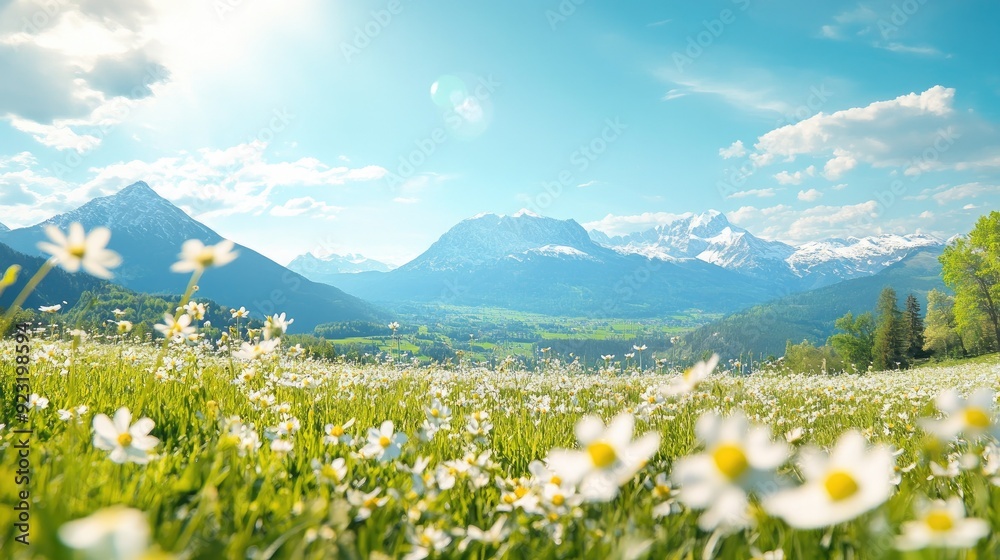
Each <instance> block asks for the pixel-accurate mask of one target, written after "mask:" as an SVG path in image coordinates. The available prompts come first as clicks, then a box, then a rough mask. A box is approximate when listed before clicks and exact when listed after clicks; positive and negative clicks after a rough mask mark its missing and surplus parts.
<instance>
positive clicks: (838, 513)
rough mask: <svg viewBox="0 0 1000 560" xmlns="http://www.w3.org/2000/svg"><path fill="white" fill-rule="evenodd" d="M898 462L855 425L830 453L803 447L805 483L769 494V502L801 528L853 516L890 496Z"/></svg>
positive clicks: (768, 506)
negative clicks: (865, 436) (871, 444)
mask: <svg viewBox="0 0 1000 560" xmlns="http://www.w3.org/2000/svg"><path fill="white" fill-rule="evenodd" d="M894 465H895V457H893V453H892V451H891V450H890V449H889V448H887V447H884V446H881V445H877V446H875V447H871V448H869V446H868V442H867V441H866V440H865V438H864V436H862V435H861V433H859V432H857V431H855V430H851V431H849V432H847V433H845V434H843V435H842V436H840V440H839V441H837V445H836V446H835V447H834V448H833V450H832V451H831V452H830V454H829V456H827V455H826V454H824V453H823V452H821V451H819V450H817V449H815V448H806V449H803V450H802V451H801V453H800V467H801V470H802V475H803V477H804V478H805V483H804V484H803V485H802V486H799V487H798V488H794V489H790V490H785V491H783V492H780V493H778V494H775V495H773V496H771V497H769V498H768V499H766V500H765V501H764V508H765V509H766V510H767V511H768V512H769V513H771V514H772V515H775V516H778V517H781V518H783V519H784V520H785V521H786V522H787V523H788V524H789V525H791V526H792V527H795V528H797V529H816V528H819V527H827V526H830V525H836V524H838V523H843V522H845V521H850V520H851V519H854V518H855V517H858V516H859V515H861V514H863V513H865V512H867V511H870V510H872V509H875V508H876V507H878V506H880V505H882V504H883V503H885V501H886V500H888V499H889V495H890V493H891V492H892V489H893V484H892V478H893V476H894V474H895V473H894V469H893V467H894Z"/></svg>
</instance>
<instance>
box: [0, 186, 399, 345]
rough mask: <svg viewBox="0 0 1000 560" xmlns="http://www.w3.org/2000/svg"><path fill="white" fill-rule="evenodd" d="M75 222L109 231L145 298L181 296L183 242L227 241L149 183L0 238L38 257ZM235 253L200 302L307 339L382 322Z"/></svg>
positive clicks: (341, 298)
mask: <svg viewBox="0 0 1000 560" xmlns="http://www.w3.org/2000/svg"><path fill="white" fill-rule="evenodd" d="M72 222H79V223H81V224H83V226H84V228H85V229H87V230H88V231H89V230H91V229H93V228H95V227H98V226H106V227H108V228H110V229H111V231H112V236H111V242H110V243H109V245H108V246H109V247H110V248H111V249H113V250H115V251H118V252H119V253H120V254H121V255H122V257H123V258H124V262H123V264H122V266H121V267H120V268H119V269H118V270H116V271H115V273H116V276H115V282H116V283H119V284H122V285H124V286H126V287H128V288H131V289H134V290H137V291H141V292H145V293H176V294H179V293H182V292H183V291H184V288H185V286H186V284H187V282H188V276H187V275H181V274H174V273H172V272H170V270H169V269H170V265H171V264H173V263H174V262H175V261H176V260H177V254H178V253H179V252H180V248H181V245H182V244H183V242H184V241H186V240H188V239H200V240H201V241H203V242H205V243H209V244H213V243H218V242H219V241H221V240H222V236H220V235H219V234H218V233H216V232H214V231H213V230H211V229H210V228H208V227H207V226H205V225H203V224H201V223H200V222H197V221H196V220H194V219H193V218H191V217H190V216H188V215H187V214H185V213H184V211H182V210H181V209H180V208H177V207H176V206H174V205H173V204H171V203H170V202H169V201H167V200H166V199H164V198H162V197H160V196H159V195H158V194H156V192H154V191H153V190H152V189H151V188H150V187H149V186H148V185H147V184H146V183H143V182H138V183H135V184H133V185H130V186H128V187H126V188H124V189H122V190H121V191H120V192H118V193H117V194H114V195H111V196H106V197H101V198H96V199H94V200H92V201H90V202H88V203H87V204H84V205H83V206H81V207H80V208H77V209H76V210H73V211H71V212H67V213H65V214H60V215H58V216H54V217H52V218H50V219H48V220H46V221H44V222H42V223H40V224H37V225H35V226H31V227H27V228H21V229H17V230H11V231H9V232H6V233H3V234H0V241H3V242H5V243H7V244H8V245H10V246H11V247H13V248H14V249H16V250H19V251H22V252H24V253H28V254H33V255H40V254H41V253H40V251H39V250H38V248H37V243H38V242H39V241H41V240H43V239H45V234H44V226H45V225H47V224H54V225H56V226H58V227H60V228H62V229H64V230H65V229H66V228H67V227H68V226H69V224H70V223H72ZM236 250H237V251H239V258H237V259H236V260H235V261H234V262H233V263H231V264H229V265H227V266H224V267H221V268H218V269H213V270H210V271H208V272H207V273H206V274H205V276H204V277H203V278H202V280H201V281H200V282H199V288H200V289H199V292H198V293H199V296H201V297H206V298H210V299H213V300H216V301H218V302H219V303H221V304H223V305H229V306H234V307H239V306H246V307H247V308H248V309H250V310H251V311H252V312H254V313H255V314H257V315H258V316H259V315H264V314H270V313H275V312H287V313H288V314H289V315H290V316H291V317H294V318H295V319H296V321H295V323H294V324H293V328H294V329H295V330H297V331H309V330H312V328H313V327H314V326H315V325H317V324H320V323H325V322H331V321H346V320H356V319H365V320H367V319H372V318H375V317H380V316H381V313H380V312H379V311H377V310H376V309H374V308H373V307H371V306H370V305H369V304H367V303H365V302H363V301H361V300H359V299H357V298H355V297H353V296H349V295H347V294H345V293H344V292H342V291H340V290H339V289H337V288H334V287H333V286H329V285H326V284H320V283H315V282H312V281H310V280H307V279H306V278H304V277H302V276H301V275H299V274H297V273H295V272H292V271H290V270H288V269H286V268H285V267H283V266H281V265H279V264H277V263H275V262H274V261H272V260H270V259H268V258H266V257H264V256H263V255H261V254H260V253H257V252H256V251H254V250H252V249H249V248H247V247H243V246H239V245H238V246H237V247H236Z"/></svg>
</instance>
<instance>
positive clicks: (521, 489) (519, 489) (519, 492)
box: [514, 486, 528, 499]
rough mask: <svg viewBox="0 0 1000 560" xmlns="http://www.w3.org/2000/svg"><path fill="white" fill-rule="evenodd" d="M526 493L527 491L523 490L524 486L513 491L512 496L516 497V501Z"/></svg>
mask: <svg viewBox="0 0 1000 560" xmlns="http://www.w3.org/2000/svg"><path fill="white" fill-rule="evenodd" d="M527 493H528V489H527V488H525V487H524V486H518V487H517V488H515V489H514V495H515V496H517V498H518V499H521V498H523V497H524V496H525V495H526V494H527Z"/></svg>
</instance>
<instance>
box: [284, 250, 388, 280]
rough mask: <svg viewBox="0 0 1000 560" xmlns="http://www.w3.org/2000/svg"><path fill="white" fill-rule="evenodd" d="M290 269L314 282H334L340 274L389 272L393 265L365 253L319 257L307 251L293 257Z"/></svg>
mask: <svg viewBox="0 0 1000 560" xmlns="http://www.w3.org/2000/svg"><path fill="white" fill-rule="evenodd" d="M287 268H288V270H291V271H293V272H297V273H299V274H301V275H302V276H305V277H306V278H308V279H310V280H312V281H313V282H323V283H330V282H332V281H333V280H334V279H335V278H336V276H337V275H338V274H356V273H359V272H389V271H390V270H392V269H393V267H392V266H390V265H388V264H386V263H383V262H380V261H377V260H374V259H369V258H368V257H365V256H364V255H360V254H356V253H350V254H347V255H337V254H332V255H327V256H324V257H317V256H316V255H314V254H312V253H305V254H302V255H299V256H297V257H295V258H294V259H292V261H291V262H290V263H288V266H287Z"/></svg>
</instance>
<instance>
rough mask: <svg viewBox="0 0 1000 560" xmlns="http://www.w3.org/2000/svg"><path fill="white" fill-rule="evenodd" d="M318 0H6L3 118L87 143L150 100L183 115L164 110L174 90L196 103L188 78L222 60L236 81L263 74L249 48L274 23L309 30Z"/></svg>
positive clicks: (1, 46)
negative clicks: (310, 10) (312, 9)
mask: <svg viewBox="0 0 1000 560" xmlns="http://www.w3.org/2000/svg"><path fill="white" fill-rule="evenodd" d="M313 3H315V0H288V1H287V2H282V3H280V4H277V3H273V2H235V3H234V2H221V1H220V2H209V3H202V2H188V1H182V2H154V1H152V0H128V1H126V0H74V1H69V2H67V1H64V0H54V1H48V2H39V1H37V0H7V1H5V2H3V1H0V75H3V76H5V77H6V76H14V77H15V78H14V79H12V80H11V81H10V84H0V121H6V122H8V123H9V124H10V125H11V126H12V127H13V128H15V129H16V130H20V131H22V132H25V133H26V134H28V135H30V136H31V137H32V138H34V139H35V140H37V141H38V142H39V143H41V144H43V145H45V146H47V147H51V148H54V149H57V150H74V151H78V152H85V151H88V150H93V149H95V148H96V147H97V146H98V145H99V144H100V143H101V142H102V141H103V138H104V136H105V135H106V134H107V133H108V132H109V131H110V129H112V128H114V127H116V126H118V125H121V124H123V123H125V121H126V120H141V119H143V118H145V119H146V120H149V119H150V118H151V117H150V115H149V114H147V113H146V111H147V110H148V109H150V107H151V106H152V105H156V106H157V108H158V110H157V111H156V112H155V113H153V114H154V115H158V116H159V118H166V119H174V118H184V114H182V113H180V110H179V109H175V110H173V111H167V112H164V111H162V110H160V109H162V107H161V106H162V103H160V102H161V101H162V99H163V98H164V96H165V95H168V92H169V95H168V96H173V97H174V98H176V99H175V100H180V102H179V103H177V105H178V106H180V107H184V108H186V109H190V107H191V102H190V96H191V94H192V92H193V91H194V88H193V87H192V84H194V83H196V82H197V83H201V82H203V81H205V80H206V79H208V80H215V79H218V77H219V72H218V70H217V69H218V68H226V72H225V77H226V79H227V80H230V81H231V80H234V79H241V78H242V77H243V76H244V75H249V72H248V71H247V69H248V68H251V67H252V68H253V71H254V72H255V73H257V74H258V75H259V72H260V66H259V59H258V57H256V56H254V55H253V54H252V48H253V47H258V46H260V45H261V44H262V38H264V40H271V39H268V38H269V37H270V36H272V35H275V34H274V33H273V32H274V31H275V30H281V31H284V32H290V33H291V32H297V34H298V35H299V36H304V35H305V34H304V33H303V32H302V30H303V29H312V28H313V27H315V26H317V25H318V22H317V21H316V19H314V18H300V17H298V14H301V13H303V12H304V11H305V10H306V9H307V8H308V7H309V6H310V5H311V4H313ZM219 6H224V7H225V8H226V9H225V10H221V11H220V10H217V9H216V8H218V7H219ZM268 32H271V33H270V34H269V33H268ZM276 37H280V40H284V36H276ZM5 85H6V86H7V87H5ZM143 124H148V123H145V122H144V123H143ZM95 129H98V131H95Z"/></svg>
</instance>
